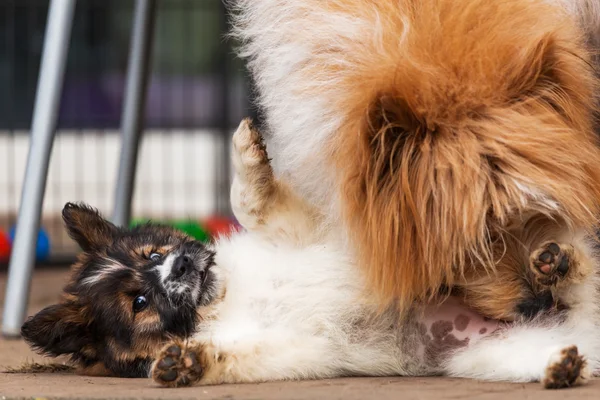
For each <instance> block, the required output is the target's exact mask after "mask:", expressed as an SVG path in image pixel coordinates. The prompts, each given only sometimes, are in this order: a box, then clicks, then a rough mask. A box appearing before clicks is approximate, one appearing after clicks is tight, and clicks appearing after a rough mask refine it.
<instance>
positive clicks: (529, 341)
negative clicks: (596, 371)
mask: <svg viewBox="0 0 600 400" xmlns="http://www.w3.org/2000/svg"><path fill="white" fill-rule="evenodd" d="M594 335H595V332H594V331H593V330H587V331H585V330H582V329H579V330H578V328H577V327H575V326H560V325H556V326H554V327H547V326H539V327H527V326H521V327H514V328H509V329H506V330H503V331H499V332H496V334H495V336H491V337H488V338H484V339H482V340H480V341H479V342H477V343H475V344H474V345H472V346H469V347H467V348H465V349H463V350H460V351H458V352H456V353H454V354H453V355H452V356H451V357H450V359H449V360H448V363H447V365H446V372H447V374H448V375H450V376H455V377H463V378H474V379H482V380H489V381H509V382H542V383H543V385H544V387H546V388H549V389H559V388H565V387H570V386H574V385H577V384H580V383H583V382H584V381H585V379H587V378H588V377H589V376H590V367H591V368H598V359H597V358H596V359H594V360H593V361H591V364H592V365H589V364H590V363H589V362H588V361H587V360H586V359H585V358H584V356H583V354H596V356H597V355H598V354H597V351H598V340H596V339H595V338H594ZM576 341H577V342H578V343H579V346H578V347H577V346H575V345H574V344H573V343H575V342H576Z"/></svg>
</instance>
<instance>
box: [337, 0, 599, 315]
mask: <svg viewBox="0 0 600 400" xmlns="http://www.w3.org/2000/svg"><path fill="white" fill-rule="evenodd" d="M397 3H398V2H397V1H394V2H392V1H383V2H380V5H379V6H378V7H379V8H380V12H379V13H378V15H379V17H380V18H379V19H377V20H375V19H374V21H373V23H374V24H378V29H377V32H378V34H379V35H380V36H379V37H377V38H371V40H372V41H371V42H370V43H369V44H368V45H365V43H366V42H367V40H366V39H365V40H363V41H362V42H360V45H359V44H358V43H357V46H356V48H355V49H351V50H350V51H349V53H351V55H348V61H350V59H352V58H353V59H352V62H349V63H348V64H349V65H351V67H348V68H347V69H346V68H344V69H341V70H340V71H339V74H340V75H342V76H345V78H346V79H347V80H348V81H347V82H346V85H345V86H344V88H345V91H343V93H344V99H343V101H341V104H340V107H339V112H340V113H345V116H346V117H345V119H344V121H345V122H344V124H343V125H342V127H341V129H339V131H338V132H337V135H336V137H335V139H334V140H333V141H332V142H331V144H332V146H333V148H335V149H336V151H335V152H333V151H332V153H334V154H335V160H336V168H337V170H338V171H340V174H341V175H342V176H341V179H342V182H343V185H342V196H341V197H342V202H343V203H344V218H345V220H346V222H347V223H348V225H349V227H350V232H351V234H352V235H353V239H354V243H355V245H356V247H357V249H358V254H359V255H360V260H361V265H363V266H364V267H365V268H366V270H367V272H368V276H369V278H370V282H371V283H372V285H373V288H374V291H375V293H376V294H379V295H380V296H381V298H382V299H383V300H385V301H388V300H397V301H399V303H400V306H401V307H404V306H408V305H409V304H410V303H411V302H412V301H414V300H415V299H420V300H426V299H428V298H429V297H428V296H433V295H435V294H436V293H437V289H438V288H439V287H440V286H441V285H450V286H451V285H452V284H454V283H455V282H456V281H457V280H459V279H460V277H461V274H462V273H463V272H464V271H465V268H469V267H470V266H471V265H473V263H476V264H477V265H479V266H480V267H481V266H483V267H489V268H491V269H493V268H494V260H493V258H492V249H491V248H490V246H491V243H492V241H493V237H494V236H495V235H498V234H502V229H503V227H506V225H507V223H508V222H509V221H510V220H512V219H513V218H515V217H516V218H519V216H523V217H525V216H526V215H528V214H529V213H530V212H534V213H544V214H547V215H548V216H549V217H550V218H552V217H554V216H561V217H562V218H564V219H565V220H566V221H568V223H571V224H573V225H577V226H578V227H587V228H590V229H591V228H592V226H593V225H594V224H595V223H596V216H597V215H598V204H599V203H600V153H599V151H598V146H597V143H596V139H595V137H594V135H593V128H592V125H593V124H592V112H593V109H594V107H595V102H594V98H593V88H594V80H593V72H592V69H591V68H590V66H589V64H588V62H587V60H588V55H587V54H586V51H585V50H584V49H583V47H580V43H582V41H581V38H580V37H579V36H578V32H576V31H575V28H574V27H573V25H572V23H571V22H570V20H569V19H568V17H566V16H565V15H563V14H562V12H561V11H560V10H556V9H555V8H553V7H550V6H548V5H547V4H545V3H544V2H538V1H522V0H516V1H489V0H476V1H469V2H462V4H461V6H460V7H459V6H457V5H456V4H455V2H454V1H451V0H448V1H444V0H439V1H427V2H414V3H413V7H412V8H407V10H405V11H406V13H403V11H402V10H398V9H394V8H393V7H394V5H395V4H397ZM384 4H387V5H388V7H391V8H390V9H389V10H384V8H385V7H386V6H385V5H384ZM337 79H338V80H341V79H342V78H341V77H340V76H338V78H337Z"/></svg>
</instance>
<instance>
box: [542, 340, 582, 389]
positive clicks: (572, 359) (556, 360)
mask: <svg viewBox="0 0 600 400" xmlns="http://www.w3.org/2000/svg"><path fill="white" fill-rule="evenodd" d="M588 377H589V372H588V370H587V365H586V361H585V359H584V358H583V356H581V355H580V354H579V351H578V350H577V346H569V347H565V348H563V349H561V350H559V351H558V352H556V353H555V354H554V355H553V356H552V357H551V358H550V362H549V363H548V367H547V368H546V374H545V377H544V380H543V381H542V383H543V384H544V387H545V388H546V389H563V388H568V387H572V386H575V385H578V384H581V383H583V381H585V379H587V378H588Z"/></svg>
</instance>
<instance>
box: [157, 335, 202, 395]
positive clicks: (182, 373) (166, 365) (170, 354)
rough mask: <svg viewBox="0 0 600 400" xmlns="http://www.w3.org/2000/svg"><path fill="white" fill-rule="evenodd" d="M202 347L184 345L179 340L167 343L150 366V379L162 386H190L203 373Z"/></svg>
mask: <svg viewBox="0 0 600 400" xmlns="http://www.w3.org/2000/svg"><path fill="white" fill-rule="evenodd" d="M201 356H202V348H201V347H200V346H198V345H194V346H186V345H184V344H182V343H180V342H173V343H170V344H168V345H167V346H166V347H165V348H164V349H163V350H162V351H161V352H160V354H159V356H158V358H157V360H156V361H155V362H154V365H153V366H152V379H154V381H155V382H156V383H158V384H160V385H162V386H166V387H181V386H190V385H193V384H194V383H196V382H198V381H199V380H200V379H201V378H202V376H203V374H204V367H203V363H202V358H201Z"/></svg>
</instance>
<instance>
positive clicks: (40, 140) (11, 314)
mask: <svg viewBox="0 0 600 400" xmlns="http://www.w3.org/2000/svg"><path fill="white" fill-rule="evenodd" d="M74 11H75V0H52V2H51V3H50V9H49V10H48V21H47V25H46V34H45V38H44V50H43V54H42V61H41V65H40V73H39V78H38V86H37V93H36V99H35V105H34V111H33V122H32V127H31V142H30V145H29V155H28V156H27V169H26V171H25V179H24V181H23V191H22V194H21V206H20V209H19V218H18V220H17V231H16V234H15V241H14V244H13V250H12V256H11V259H10V265H9V275H8V283H7V287H6V298H5V303H4V304H5V305H4V317H3V324H2V333H3V334H4V335H5V336H18V335H19V332H20V329H21V324H22V323H23V319H24V318H25V312H26V310H27V303H28V299H29V287H30V283H31V274H32V271H33V264H34V262H35V248H36V243H37V236H38V230H39V226H40V216H41V211H42V204H43V200H44V190H45V187H46V177H47V176H46V175H47V171H48V163H49V161H50V153H51V152H52V142H53V140H54V133H55V129H56V124H57V121H58V112H59V110H60V97H61V92H62V86H63V79H64V75H65V66H66V60H67V53H68V48H69V41H70V36H71V26H72V24H73V13H74Z"/></svg>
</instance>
